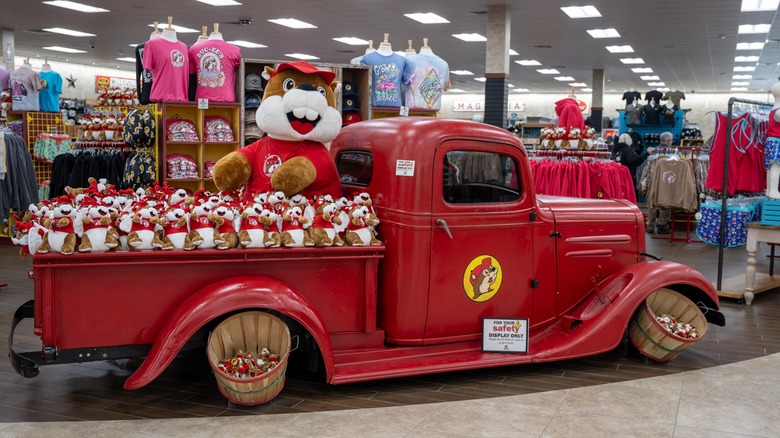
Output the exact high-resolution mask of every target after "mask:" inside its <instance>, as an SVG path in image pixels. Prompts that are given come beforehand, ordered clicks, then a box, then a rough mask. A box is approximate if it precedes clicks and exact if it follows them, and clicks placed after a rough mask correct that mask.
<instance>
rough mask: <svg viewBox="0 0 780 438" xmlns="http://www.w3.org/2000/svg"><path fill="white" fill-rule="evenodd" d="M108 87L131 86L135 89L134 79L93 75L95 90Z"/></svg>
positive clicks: (98, 90)
mask: <svg viewBox="0 0 780 438" xmlns="http://www.w3.org/2000/svg"><path fill="white" fill-rule="evenodd" d="M109 88H132V89H134V90H135V88H136V83H135V79H127V78H115V77H113V76H102V75H95V92H96V93H100V92H101V91H103V90H107V89H109Z"/></svg>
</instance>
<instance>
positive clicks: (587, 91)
mask: <svg viewBox="0 0 780 438" xmlns="http://www.w3.org/2000/svg"><path fill="white" fill-rule="evenodd" d="M580 91H582V92H585V93H592V92H593V88H583V89H582V90H580Z"/></svg>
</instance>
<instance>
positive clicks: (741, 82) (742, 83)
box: [731, 81, 750, 87]
mask: <svg viewBox="0 0 780 438" xmlns="http://www.w3.org/2000/svg"><path fill="white" fill-rule="evenodd" d="M748 85H750V82H749V81H737V82H732V83H731V86H732V87H742V86H748Z"/></svg>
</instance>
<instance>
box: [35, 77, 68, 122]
mask: <svg viewBox="0 0 780 438" xmlns="http://www.w3.org/2000/svg"><path fill="white" fill-rule="evenodd" d="M38 75H39V76H40V77H41V79H43V80H44V81H46V87H45V88H44V89H42V90H41V92H40V94H38V99H39V100H40V103H41V111H46V112H50V113H58V112H60V94H62V76H60V74H59V73H57V72H56V71H54V70H49V71H42V72H40V73H38Z"/></svg>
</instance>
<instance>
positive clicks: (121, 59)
mask: <svg viewBox="0 0 780 438" xmlns="http://www.w3.org/2000/svg"><path fill="white" fill-rule="evenodd" d="M116 60H117V61H124V62H135V58H130V57H127V56H126V57H124V58H117V59H116Z"/></svg>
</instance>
